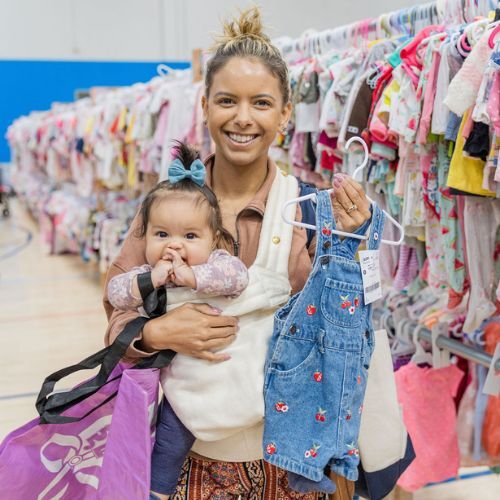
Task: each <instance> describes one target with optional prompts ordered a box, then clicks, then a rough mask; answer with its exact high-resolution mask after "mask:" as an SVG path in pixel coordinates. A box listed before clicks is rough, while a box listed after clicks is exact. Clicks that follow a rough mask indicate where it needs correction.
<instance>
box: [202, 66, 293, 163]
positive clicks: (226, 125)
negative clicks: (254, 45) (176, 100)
mask: <svg viewBox="0 0 500 500" xmlns="http://www.w3.org/2000/svg"><path fill="white" fill-rule="evenodd" d="M202 106H203V112H204V115H205V119H206V120H207V126H208V129H209V131H210V135H211V136H212V139H213V140H214V142H215V145H216V154H217V157H218V158H219V157H222V159H224V160H225V161H227V162H228V163H230V164H232V165H238V166H246V165H251V164H253V163H254V162H255V161H256V160H258V159H260V158H262V157H263V156H264V157H266V158H267V155H268V151H269V147H270V146H271V144H272V143H273V141H274V139H275V137H276V133H277V132H278V131H279V130H280V129H282V128H283V127H284V126H285V125H286V124H287V123H288V119H289V117H290V113H291V108H292V106H291V104H290V103H283V97H282V94H281V90H280V83H279V81H278V79H277V78H276V77H275V76H274V75H273V74H272V73H271V72H270V71H269V69H267V67H266V66H265V65H264V64H263V63H262V62H260V61H259V60H258V59H256V58H243V57H233V58H232V59H230V60H229V61H228V62H227V64H226V65H225V66H224V67H222V68H221V69H220V70H219V71H217V73H215V74H214V77H213V82H212V86H211V88H210V94H209V96H208V97H205V96H203V98H202Z"/></svg>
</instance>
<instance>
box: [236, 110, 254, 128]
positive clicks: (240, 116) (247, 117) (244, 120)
mask: <svg viewBox="0 0 500 500" xmlns="http://www.w3.org/2000/svg"><path fill="white" fill-rule="evenodd" d="M234 123H235V124H236V125H237V126H238V127H240V128H247V127H249V126H250V125H252V123H253V120H252V114H251V111H250V107H249V106H248V105H247V104H240V105H239V106H238V108H237V110H236V117H235V119H234Z"/></svg>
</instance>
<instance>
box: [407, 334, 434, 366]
mask: <svg viewBox="0 0 500 500" xmlns="http://www.w3.org/2000/svg"><path fill="white" fill-rule="evenodd" d="M424 328H425V327H424V326H423V325H418V326H417V327H416V328H415V330H413V334H412V338H413V344H414V345H415V349H416V350H415V354H414V355H413V356H412V357H411V360H410V362H411V363H415V364H416V365H421V364H424V363H427V364H428V365H431V366H432V354H431V353H430V352H426V351H425V349H424V348H423V347H422V344H421V343H420V340H419V339H418V334H419V333H420V331H421V330H423V329H424Z"/></svg>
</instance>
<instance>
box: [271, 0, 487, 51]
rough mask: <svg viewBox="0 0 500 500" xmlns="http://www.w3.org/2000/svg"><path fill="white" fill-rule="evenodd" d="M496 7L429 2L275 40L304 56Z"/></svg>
mask: <svg viewBox="0 0 500 500" xmlns="http://www.w3.org/2000/svg"><path fill="white" fill-rule="evenodd" d="M495 7H497V2H496V0H479V1H477V2H474V4H471V5H467V6H466V5H465V4H464V2H463V1H462V0H444V1H438V2H429V3H426V4H423V5H415V6H413V7H410V8H404V9H399V10H396V11H392V12H389V13H387V14H382V15H380V16H379V17H378V18H373V19H364V20H362V21H357V22H354V23H351V24H347V25H344V26H339V27H337V28H333V29H328V30H324V31H321V32H317V33H311V32H306V33H305V34H304V35H302V36H300V37H299V38H297V39H295V40H290V39H286V40H283V41H281V42H280V40H277V41H276V43H277V45H278V46H280V48H281V50H282V52H283V54H284V56H285V57H287V56H290V55H291V54H292V53H293V52H296V51H300V53H301V55H302V56H303V57H310V56H312V55H313V54H318V53H325V52H328V51H329V50H331V49H333V48H345V47H346V46H349V45H353V44H354V45H357V43H358V42H359V41H360V40H361V41H363V40H364V41H365V42H367V41H372V40H376V39H380V38H386V37H391V36H398V35H399V36H402V35H409V36H413V35H415V33H416V32H417V31H418V30H419V29H421V28H423V27H425V26H428V25H431V24H439V23H445V24H447V25H449V24H461V23H467V22H471V21H472V20H473V19H474V17H475V16H478V15H484V16H486V15H487V14H488V12H489V11H490V10H495Z"/></svg>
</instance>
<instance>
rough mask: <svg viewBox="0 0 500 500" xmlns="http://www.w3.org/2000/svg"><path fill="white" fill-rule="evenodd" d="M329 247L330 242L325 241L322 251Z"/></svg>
mask: <svg viewBox="0 0 500 500" xmlns="http://www.w3.org/2000/svg"><path fill="white" fill-rule="evenodd" d="M331 246H332V242H331V241H328V240H327V241H325V242H324V243H323V249H324V250H328V249H329V248H330V247H331Z"/></svg>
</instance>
